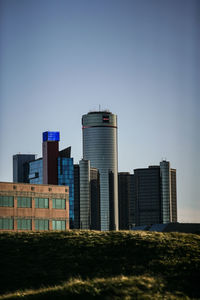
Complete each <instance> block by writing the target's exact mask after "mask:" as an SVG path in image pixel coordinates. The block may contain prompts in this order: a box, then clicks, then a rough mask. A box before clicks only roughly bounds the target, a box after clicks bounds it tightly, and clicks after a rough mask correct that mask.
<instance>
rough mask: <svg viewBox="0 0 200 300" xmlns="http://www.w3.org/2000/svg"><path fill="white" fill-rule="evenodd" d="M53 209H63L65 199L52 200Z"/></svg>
mask: <svg viewBox="0 0 200 300" xmlns="http://www.w3.org/2000/svg"><path fill="white" fill-rule="evenodd" d="M52 201H53V208H56V209H65V207H66V206H65V199H52Z"/></svg>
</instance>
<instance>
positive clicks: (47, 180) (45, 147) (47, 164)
mask: <svg viewBox="0 0 200 300" xmlns="http://www.w3.org/2000/svg"><path fill="white" fill-rule="evenodd" d="M59 140H60V133H59V132H58V131H55V132H54V131H46V132H43V143H42V153H43V184H58V170H57V169H58V167H57V165H58V163H57V159H58V156H59V149H58V147H59V145H58V143H59Z"/></svg>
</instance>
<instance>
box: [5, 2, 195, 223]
mask: <svg viewBox="0 0 200 300" xmlns="http://www.w3.org/2000/svg"><path fill="white" fill-rule="evenodd" d="M198 2H199V1H193V0H192V1H191V0H190V1H189V0H182V1H179V0H174V1H157V0H151V1H146V0H144V1H126V2H124V1H112V0H109V1H101V2H98V1H89V0H86V1H76V2H72V1H62V0H60V1H56V2H55V1H51V0H50V1H46V0H42V1H40V2H38V3H36V2H35V1H32V0H30V1H23V0H19V1H10V0H6V1H4V0H3V1H1V2H0V11H1V13H0V14H1V43H0V63H1V69H0V128H1V129H0V139H1V147H0V181H12V155H14V154H17V153H19V152H20V153H35V154H38V158H39V157H41V156H42V148H41V140H42V138H41V135H42V132H43V131H47V130H49V131H51V130H58V131H60V132H61V142H60V147H61V148H64V147H65V146H66V147H67V146H72V157H74V162H75V163H77V162H79V160H80V159H81V158H82V145H81V144H82V137H81V135H82V132H81V116H82V115H83V114H87V113H88V111H90V110H97V111H98V110H99V105H101V110H103V109H109V110H110V111H112V113H114V114H116V115H117V116H118V154H119V155H118V163H119V167H118V171H119V172H123V171H124V172H126V171H128V172H131V173H133V169H137V168H146V167H147V166H149V165H157V164H158V163H159V162H160V161H161V160H162V158H166V159H167V160H168V161H170V162H171V165H172V166H173V167H174V168H176V169H177V192H178V193H177V204H178V221H179V222H199V221H200V217H199V216H200V201H199V194H200V190H199V189H200V188H199V181H200V175H199V168H200V164H199V156H198V154H199V149H200V141H199V132H198V128H199V126H200V124H199V117H198V111H199V88H198V84H199V72H200V71H199V70H200V68H199V66H198V63H199V53H200V49H199V48H200V47H199V40H198V37H199V30H200V18H199V3H198Z"/></svg>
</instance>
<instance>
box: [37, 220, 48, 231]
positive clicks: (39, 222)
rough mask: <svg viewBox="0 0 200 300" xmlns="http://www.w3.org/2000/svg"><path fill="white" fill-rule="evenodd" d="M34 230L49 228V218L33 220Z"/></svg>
mask: <svg viewBox="0 0 200 300" xmlns="http://www.w3.org/2000/svg"><path fill="white" fill-rule="evenodd" d="M35 230H49V220H45V219H40V220H35Z"/></svg>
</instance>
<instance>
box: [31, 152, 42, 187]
mask: <svg viewBox="0 0 200 300" xmlns="http://www.w3.org/2000/svg"><path fill="white" fill-rule="evenodd" d="M29 182H30V183H34V184H42V183H43V159H42V158H40V159H37V160H34V161H31V162H30V163H29Z"/></svg>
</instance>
